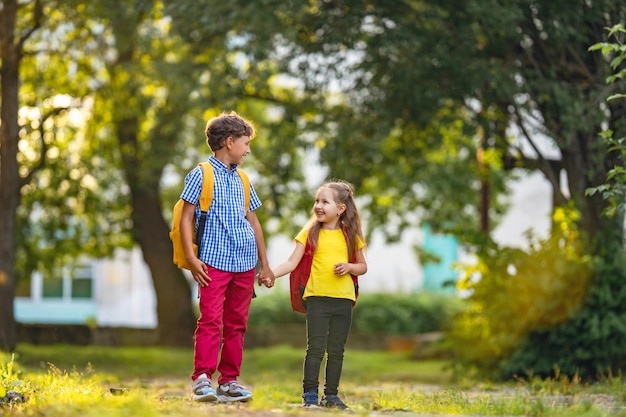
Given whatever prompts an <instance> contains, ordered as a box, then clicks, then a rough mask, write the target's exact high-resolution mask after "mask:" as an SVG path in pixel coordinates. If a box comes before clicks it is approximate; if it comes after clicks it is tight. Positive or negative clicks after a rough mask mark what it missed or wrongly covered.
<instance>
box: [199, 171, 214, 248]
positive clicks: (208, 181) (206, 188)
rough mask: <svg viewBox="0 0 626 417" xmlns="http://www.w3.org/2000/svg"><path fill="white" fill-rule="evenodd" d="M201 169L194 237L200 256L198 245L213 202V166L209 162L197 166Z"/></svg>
mask: <svg viewBox="0 0 626 417" xmlns="http://www.w3.org/2000/svg"><path fill="white" fill-rule="evenodd" d="M198 165H200V166H201V167H202V190H201V191H200V218H199V219H198V222H199V223H198V234H197V235H196V245H198V255H199V254H200V244H201V243H202V236H203V235H204V228H205V226H206V216H207V211H209V207H210V206H211V202H212V201H213V186H214V185H215V174H214V173H213V165H211V163H210V162H202V163H200V164H198Z"/></svg>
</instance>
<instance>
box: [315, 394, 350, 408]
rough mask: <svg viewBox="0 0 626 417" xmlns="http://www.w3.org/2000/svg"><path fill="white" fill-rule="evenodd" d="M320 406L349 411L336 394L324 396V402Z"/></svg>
mask: <svg viewBox="0 0 626 417" xmlns="http://www.w3.org/2000/svg"><path fill="white" fill-rule="evenodd" d="M320 405H321V406H322V407H327V408H338V409H340V410H347V409H348V406H347V405H345V404H344V403H343V401H341V398H339V397H338V396H337V395H334V394H331V395H324V396H323V397H322V401H321V402H320Z"/></svg>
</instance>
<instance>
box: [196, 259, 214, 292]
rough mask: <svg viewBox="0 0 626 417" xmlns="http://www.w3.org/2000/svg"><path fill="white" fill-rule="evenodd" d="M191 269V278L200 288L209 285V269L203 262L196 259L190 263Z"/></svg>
mask: <svg viewBox="0 0 626 417" xmlns="http://www.w3.org/2000/svg"><path fill="white" fill-rule="evenodd" d="M191 268H192V269H191V276H192V277H193V279H194V281H196V282H197V283H198V284H199V285H200V286H201V287H206V286H207V285H209V282H211V278H209V268H208V267H207V266H206V264H205V263H204V262H202V261H201V260H200V259H198V258H196V260H195V261H194V262H192V265H191Z"/></svg>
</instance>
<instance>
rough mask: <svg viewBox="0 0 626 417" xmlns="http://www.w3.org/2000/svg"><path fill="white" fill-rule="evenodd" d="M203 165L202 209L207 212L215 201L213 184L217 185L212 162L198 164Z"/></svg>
mask: <svg viewBox="0 0 626 417" xmlns="http://www.w3.org/2000/svg"><path fill="white" fill-rule="evenodd" d="M198 165H200V166H201V167H202V191H201V192H200V211H201V212H205V213H206V212H207V211H209V207H210V206H211V202H212V201H213V186H214V185H215V174H213V165H211V163H210V162H202V163H200V164H198Z"/></svg>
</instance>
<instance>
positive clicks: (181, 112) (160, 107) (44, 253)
mask: <svg viewBox="0 0 626 417" xmlns="http://www.w3.org/2000/svg"><path fill="white" fill-rule="evenodd" d="M190 4H193V2H189V3H187V4H186V5H187V6H189V5H190ZM63 6H64V7H59V8H58V9H57V10H54V11H53V10H52V9H44V13H46V17H47V19H50V18H52V17H53V16H54V13H62V15H63V19H62V20H63V21H64V22H65V24H64V26H62V28H61V30H57V31H55V30H56V29H58V28H59V27H56V29H55V28H50V29H48V30H47V31H46V32H45V33H44V34H42V36H41V37H39V38H38V39H37V45H38V46H40V47H41V46H43V47H45V48H46V51H47V52H48V53H47V54H45V55H44V56H37V58H36V59H33V60H32V62H29V64H31V65H28V66H26V68H24V69H23V74H24V75H25V78H26V79H27V82H26V83H25V84H24V87H23V88H22V90H21V93H22V97H24V98H25V100H24V102H25V104H26V105H27V106H30V107H31V108H33V109H36V110H37V111H34V112H33V113H34V114H35V118H34V119H32V118H31V119H28V120H27V119H25V120H23V121H22V124H23V125H22V128H21V129H22V132H23V134H24V141H23V144H26V146H28V147H29V148H28V149H29V151H32V152H28V153H29V154H32V155H34V157H33V158H32V159H30V158H29V157H28V156H27V155H26V154H23V155H20V157H21V161H22V163H23V166H24V168H28V167H38V171H37V172H38V173H39V175H34V176H32V178H33V179H34V181H36V182H37V184H38V185H41V186H40V187H34V188H32V189H29V192H28V193H26V195H25V196H23V199H24V201H25V202H26V203H27V206H26V207H25V210H23V212H22V213H21V219H22V226H21V227H20V233H19V236H18V238H19V239H21V243H22V244H21V245H20V248H22V251H21V255H20V256H18V264H19V265H20V266H21V267H23V269H22V271H23V274H22V275H24V276H28V275H29V271H32V270H34V269H38V270H42V269H43V270H44V272H45V268H50V267H51V265H54V264H55V263H56V264H62V263H63V262H65V261H66V260H67V259H68V258H71V257H75V256H76V255H77V254H79V253H85V252H86V253H88V254H90V255H92V256H103V255H106V254H108V253H109V252H110V250H111V248H112V247H114V246H115V245H117V246H119V245H120V244H121V245H123V246H127V245H128V240H127V239H126V238H125V236H131V237H132V238H133V240H134V241H135V242H136V244H138V245H139V246H140V247H141V249H142V251H143V254H144V259H145V260H146V263H147V264H148V266H149V268H150V270H151V273H152V277H153V281H154V284H155V290H156V293H157V303H158V311H157V316H158V320H159V330H160V342H161V343H163V344H184V345H187V344H189V343H190V342H191V334H192V332H191V330H192V329H193V309H192V306H191V297H190V288H189V284H188V282H187V281H186V279H185V278H184V276H183V275H182V273H181V271H179V270H178V269H176V267H175V266H174V265H173V264H172V262H171V257H172V256H171V243H170V242H169V239H168V236H167V235H168V231H169V225H168V223H167V217H166V216H164V213H167V212H169V211H170V210H171V206H172V205H173V202H174V201H175V199H176V198H177V195H178V193H180V185H179V186H177V187H175V188H176V189H175V190H174V191H173V192H169V191H168V190H165V191H164V190H162V189H161V181H162V178H163V173H164V171H165V170H166V169H170V170H171V171H174V172H175V173H184V172H186V171H188V170H189V169H191V167H192V166H193V165H194V164H195V163H197V161H198V160H199V159H200V158H203V156H202V155H205V154H206V153H207V152H208V149H207V148H206V145H204V140H203V133H202V132H203V126H204V122H205V121H206V119H207V118H208V115H210V114H216V113H219V112H220V111H221V110H222V109H224V110H228V109H233V108H235V109H239V110H244V113H250V114H251V115H256V116H258V118H257V117H255V118H254V119H255V120H257V119H258V120H259V121H261V122H262V126H264V127H265V128H266V129H268V131H272V132H273V133H274V135H275V136H274V137H275V139H274V142H275V143H277V144H278V143H280V142H282V144H283V145H281V146H280V147H279V149H280V151H279V152H276V151H275V150H274V149H273V147H272V146H268V145H265V146H263V142H264V141H263V140H262V139H257V141H256V144H258V145H257V146H256V148H255V153H256V149H258V150H259V151H260V152H265V153H267V154H268V155H272V157H273V156H277V157H279V159H280V155H281V154H285V153H286V152H288V151H291V150H293V149H294V148H295V147H296V146H297V144H296V143H294V142H293V141H291V142H290V137H291V135H292V133H293V131H294V126H295V124H294V123H293V122H291V121H289V120H287V121H286V122H285V121H284V119H281V120H279V119H276V118H273V119H268V118H267V117H265V116H263V117H261V116H262V115H263V114H265V113H266V103H272V104H273V106H274V107H275V108H280V109H281V110H282V114H283V115H284V117H285V118H287V119H289V118H291V117H294V115H297V114H299V111H298V110H295V109H294V108H293V107H294V106H295V105H297V102H296V101H294V100H293V99H292V98H291V96H290V94H289V93H288V90H287V89H284V88H274V87H273V86H272V85H271V83H270V81H269V79H270V78H271V75H272V74H273V73H272V72H271V71H272V70H271V67H269V68H268V70H267V71H263V72H259V73H258V74H252V73H248V74H244V73H242V72H243V68H240V67H238V66H239V65H240V64H239V63H237V62H234V61H233V60H232V58H233V56H234V55H236V52H235V51H232V50H231V49H229V48H228V47H227V43H228V42H229V40H228V39H229V38H228V36H232V35H229V32H228V30H227V29H223V30H221V31H217V32H212V33H210V39H209V41H208V42H203V43H197V42H194V41H192V40H190V39H189V40H187V41H186V42H187V43H186V42H184V41H183V40H182V38H181V37H180V36H178V35H176V34H175V33H174V32H168V31H169V27H170V25H171V22H172V20H171V18H170V15H172V14H173V12H175V11H176V9H175V8H174V6H177V7H181V8H182V9H183V10H185V3H184V2H178V3H177V4H176V5H170V7H171V9H170V10H169V11H168V12H169V13H170V14H169V15H166V14H164V10H165V9H164V5H163V4H162V3H160V2H144V1H139V2H136V3H133V2H127V3H123V4H120V7H118V8H114V9H112V8H110V7H109V6H108V3H107V2H83V1H76V2H65V3H64V4H63ZM59 10H61V12H59ZM184 17H185V18H187V19H189V16H184ZM234 19H235V20H236V17H234ZM174 21H175V23H176V25H177V24H178V21H176V20H174ZM233 26H234V25H233ZM181 29H182V30H181V32H182V33H186V32H185V31H184V28H181ZM33 56H35V55H33ZM68 57H70V58H71V60H68V59H67V58H68ZM232 86H235V88H232ZM59 92H63V93H64V94H65V96H66V97H67V98H68V100H69V102H70V103H79V104H80V105H81V109H80V111H81V115H82V117H84V124H83V125H82V126H81V127H76V128H71V127H70V128H69V129H68V128H67V125H68V123H67V117H65V118H63V117H58V116H59V115H60V114H62V113H64V111H66V110H69V107H67V106H65V107H63V106H61V107H58V106H54V105H50V104H49V103H51V102H52V101H54V100H53V98H54V97H55V96H58V95H59ZM43 97H49V99H45V100H44V99H42V98H43ZM46 103H48V104H46ZM299 108H302V107H299ZM44 114H46V116H44ZM47 115H50V119H48V116H47ZM52 116H57V117H56V118H55V119H54V120H53V119H52ZM66 116H67V115H66ZM249 117H251V116H249ZM40 119H41V120H40ZM43 119H48V120H49V121H54V123H53V127H52V128H50V127H48V128H46V127H45V126H46V125H47V124H48V123H46V122H45V121H44V120H43ZM294 119H295V117H294ZM60 131H64V132H65V139H64V141H61V142H56V143H53V142H51V141H50V139H49V138H50V137H53V136H54V134H55V133H58V132H60ZM262 131H263V128H262V127H261V128H260V133H261V134H262ZM261 134H260V135H259V136H261ZM266 136H268V135H266ZM78 143H80V144H82V145H81V146H77V144H78ZM51 150H52V151H53V152H50V151H51ZM76 152H78V153H79V155H80V158H76ZM47 154H48V155H50V154H55V155H57V156H56V157H55V158H50V157H49V156H48V157H47V158H46V155H47ZM298 161H299V159H298V157H297V156H294V157H292V158H289V159H284V158H283V162H281V163H279V164H272V163H271V161H270V160H269V159H268V162H267V163H266V164H265V165H261V164H257V169H258V170H259V171H260V172H262V173H266V174H267V175H268V176H277V177H282V176H283V175H284V174H285V173H286V172H293V171H294V170H293V167H294V166H295V164H297V163H298ZM289 177H291V178H297V177H298V175H297V174H296V175H291V174H289ZM85 179H90V180H89V181H87V182H88V183H89V184H90V185H89V186H85V185H86V181H85ZM277 184H278V182H277ZM58 190H63V191H64V193H58V192H57V191H58ZM271 192H272V195H273V197H274V198H273V204H271V203H270V204H268V205H267V206H269V208H270V209H271V208H272V206H273V207H276V206H279V205H282V203H281V199H283V200H284V201H286V202H287V203H289V201H290V200H286V199H284V197H282V194H283V193H282V192H281V190H280V185H276V186H274V187H273V190H271ZM163 196H165V202H164V201H163V200H162V199H163ZM168 200H169V201H168ZM296 201H298V200H296ZM38 207H44V208H45V212H46V213H48V212H49V213H54V215H52V216H44V217H38V218H36V219H33V215H32V213H33V212H35V213H36V212H37V208H38ZM261 217H263V216H261ZM265 217H267V215H266V216H265ZM33 220H35V221H33ZM60 232H62V235H60ZM14 243H15V242H14ZM29 255H31V256H29ZM32 255H35V256H32ZM46 261H50V262H49V263H46ZM49 273H50V272H49ZM11 300H12V297H11ZM5 305H12V302H7V303H6V304H5Z"/></svg>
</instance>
